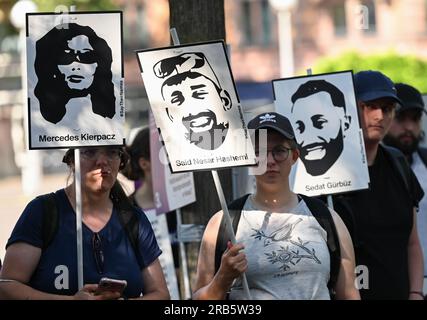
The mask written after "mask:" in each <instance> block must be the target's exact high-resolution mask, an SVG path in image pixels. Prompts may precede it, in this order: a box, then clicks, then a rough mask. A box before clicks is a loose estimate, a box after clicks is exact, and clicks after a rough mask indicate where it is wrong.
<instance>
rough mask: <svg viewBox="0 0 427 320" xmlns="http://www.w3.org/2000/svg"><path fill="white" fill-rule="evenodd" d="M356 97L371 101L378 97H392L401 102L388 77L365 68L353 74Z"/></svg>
mask: <svg viewBox="0 0 427 320" xmlns="http://www.w3.org/2000/svg"><path fill="white" fill-rule="evenodd" d="M354 89H355V92H356V99H357V100H361V101H372V100H375V99H380V98H392V99H393V100H395V101H396V102H398V103H399V104H402V102H401V101H400V99H399V97H398V96H397V92H396V88H395V86H394V83H393V81H391V80H390V78H389V77H387V76H386V75H384V74H383V73H381V72H379V71H373V70H366V71H360V72H358V73H356V74H355V75H354Z"/></svg>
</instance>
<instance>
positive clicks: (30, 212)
mask: <svg viewBox="0 0 427 320" xmlns="http://www.w3.org/2000/svg"><path fill="white" fill-rule="evenodd" d="M80 158H81V161H80V167H81V181H82V182H81V191H82V221H83V225H82V228H83V230H82V232H83V267H84V270H83V276H84V284H85V285H84V287H83V288H82V289H81V290H78V284H77V283H78V281H77V240H76V239H77V237H76V215H75V210H76V201H75V183H76V180H75V177H74V170H75V164H74V150H73V149H70V150H68V151H67V152H66V154H65V156H64V159H63V162H65V163H66V164H67V165H68V166H69V168H70V169H71V174H73V181H72V183H71V184H69V185H68V186H66V187H65V188H64V189H60V190H58V191H56V192H55V193H54V204H53V206H52V205H51V206H50V207H49V205H47V203H48V202H47V200H46V196H44V197H37V198H36V199H34V200H33V201H31V202H30V203H29V204H28V205H27V207H26V208H25V210H24V212H23V213H22V215H21V217H20V218H19V220H18V222H17V224H16V226H15V228H14V230H13V232H12V235H11V237H10V238H9V241H8V243H7V245H6V248H7V250H6V256H5V261H4V265H3V269H2V270H1V273H0V299H43V300H45V299H46V300H47V299H88V300H91V299H96V300H104V299H118V298H125V299H126V298H135V299H169V292H168V290H167V287H166V282H165V279H164V276H163V272H162V269H161V266H160V263H159V260H158V257H159V255H160V254H161V251H160V249H159V247H158V245H157V242H156V239H155V236H154V233H153V230H152V228H151V225H150V223H149V221H148V220H147V218H146V217H145V215H144V214H143V212H142V211H141V210H140V209H137V208H135V207H134V206H132V204H131V203H130V202H129V201H128V199H127V197H126V194H125V193H124V191H123V189H122V188H121V186H120V184H119V182H118V181H117V174H118V171H119V170H120V169H122V168H123V167H124V166H125V164H126V162H127V160H128V156H127V155H126V153H124V152H123V149H122V148H121V147H99V148H98V147H89V148H82V149H81V151H80ZM52 207H54V209H53V208H52ZM53 210H55V211H54V212H55V214H52V212H53ZM126 216H127V217H128V218H126ZM46 217H48V218H46ZM52 217H53V218H52ZM52 220H57V223H56V224H54V223H53V222H52ZM52 229H53V230H54V231H51V232H47V231H46V230H52ZM131 230H137V231H136V232H135V231H134V232H132V231H131ZM47 235H50V236H48V237H49V239H48V240H46V237H47ZM104 277H107V278H112V279H116V280H126V282H127V286H126V288H125V290H124V293H123V295H121V294H120V293H119V292H117V291H114V290H113V291H100V290H98V283H99V281H100V280H101V278H104ZM141 295H142V296H141Z"/></svg>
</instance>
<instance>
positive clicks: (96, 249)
mask: <svg viewBox="0 0 427 320" xmlns="http://www.w3.org/2000/svg"><path fill="white" fill-rule="evenodd" d="M92 250H93V257H94V258H95V264H96V270H97V271H98V273H99V274H103V273H104V252H103V251H102V242H101V237H100V236H99V234H98V233H97V232H95V233H94V234H93V237H92Z"/></svg>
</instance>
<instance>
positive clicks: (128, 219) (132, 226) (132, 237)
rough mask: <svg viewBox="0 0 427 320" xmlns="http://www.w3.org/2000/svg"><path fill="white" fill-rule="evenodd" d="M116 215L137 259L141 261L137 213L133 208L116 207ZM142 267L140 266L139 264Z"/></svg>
mask: <svg viewBox="0 0 427 320" xmlns="http://www.w3.org/2000/svg"><path fill="white" fill-rule="evenodd" d="M118 216H119V220H120V223H121V225H122V227H123V228H124V229H125V232H126V234H127V236H128V238H129V241H130V244H131V245H132V248H133V251H134V252H135V255H136V257H137V258H138V262H139V261H143V259H142V257H141V254H140V252H139V241H138V237H139V220H138V215H137V214H136V212H135V209H134V210H128V209H118ZM140 267H142V266H140Z"/></svg>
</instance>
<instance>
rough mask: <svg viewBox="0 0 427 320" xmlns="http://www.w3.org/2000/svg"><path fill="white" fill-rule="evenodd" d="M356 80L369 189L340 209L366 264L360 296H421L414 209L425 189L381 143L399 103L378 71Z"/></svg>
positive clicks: (349, 197) (358, 256) (347, 198)
mask: <svg viewBox="0 0 427 320" xmlns="http://www.w3.org/2000/svg"><path fill="white" fill-rule="evenodd" d="M354 80H355V91H356V99H357V104H358V110H359V117H360V120H361V125H362V130H363V137H364V142H365V149H366V156H367V162H368V167H369V176H370V187H369V189H367V190H363V191H358V192H354V193H351V194H348V195H346V196H345V197H344V199H345V201H346V202H347V204H348V206H349V209H350V210H348V211H344V210H343V211H341V210H338V212H339V213H340V214H341V215H342V218H343V220H344V221H345V222H346V223H347V227H348V229H349V230H350V232H352V237H353V242H354V244H355V253H356V264H357V265H358V266H363V267H366V268H364V269H363V270H365V272H366V274H364V275H363V276H364V277H365V280H367V281H364V283H361V287H360V288H359V289H360V294H361V297H362V299H387V300H391V299H400V300H402V299H414V300H415V299H422V298H423V296H422V282H423V258H422V252H421V247H420V242H419V239H418V233H417V226H416V207H417V206H418V202H419V201H420V199H421V198H422V196H423V191H422V189H421V187H420V185H419V183H418V180H417V179H416V177H415V176H414V174H413V172H412V170H411V169H410V168H409V166H408V165H407V163H405V161H401V158H402V157H403V155H402V154H400V153H399V152H398V151H397V150H394V151H393V150H390V149H389V148H386V147H384V146H383V145H381V144H380V142H381V140H382V139H383V138H384V136H385V135H386V133H387V131H388V130H389V128H390V125H391V123H392V121H393V118H394V115H395V110H396V108H397V107H398V104H401V101H400V99H399V98H398V96H397V94H396V89H395V87H394V84H393V82H392V81H391V80H390V79H389V78H388V77H386V76H385V75H384V74H382V73H381V72H378V71H361V72H359V73H357V74H355V76H354ZM401 172H406V174H405V175H403V174H401ZM366 277H367V278H366Z"/></svg>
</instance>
